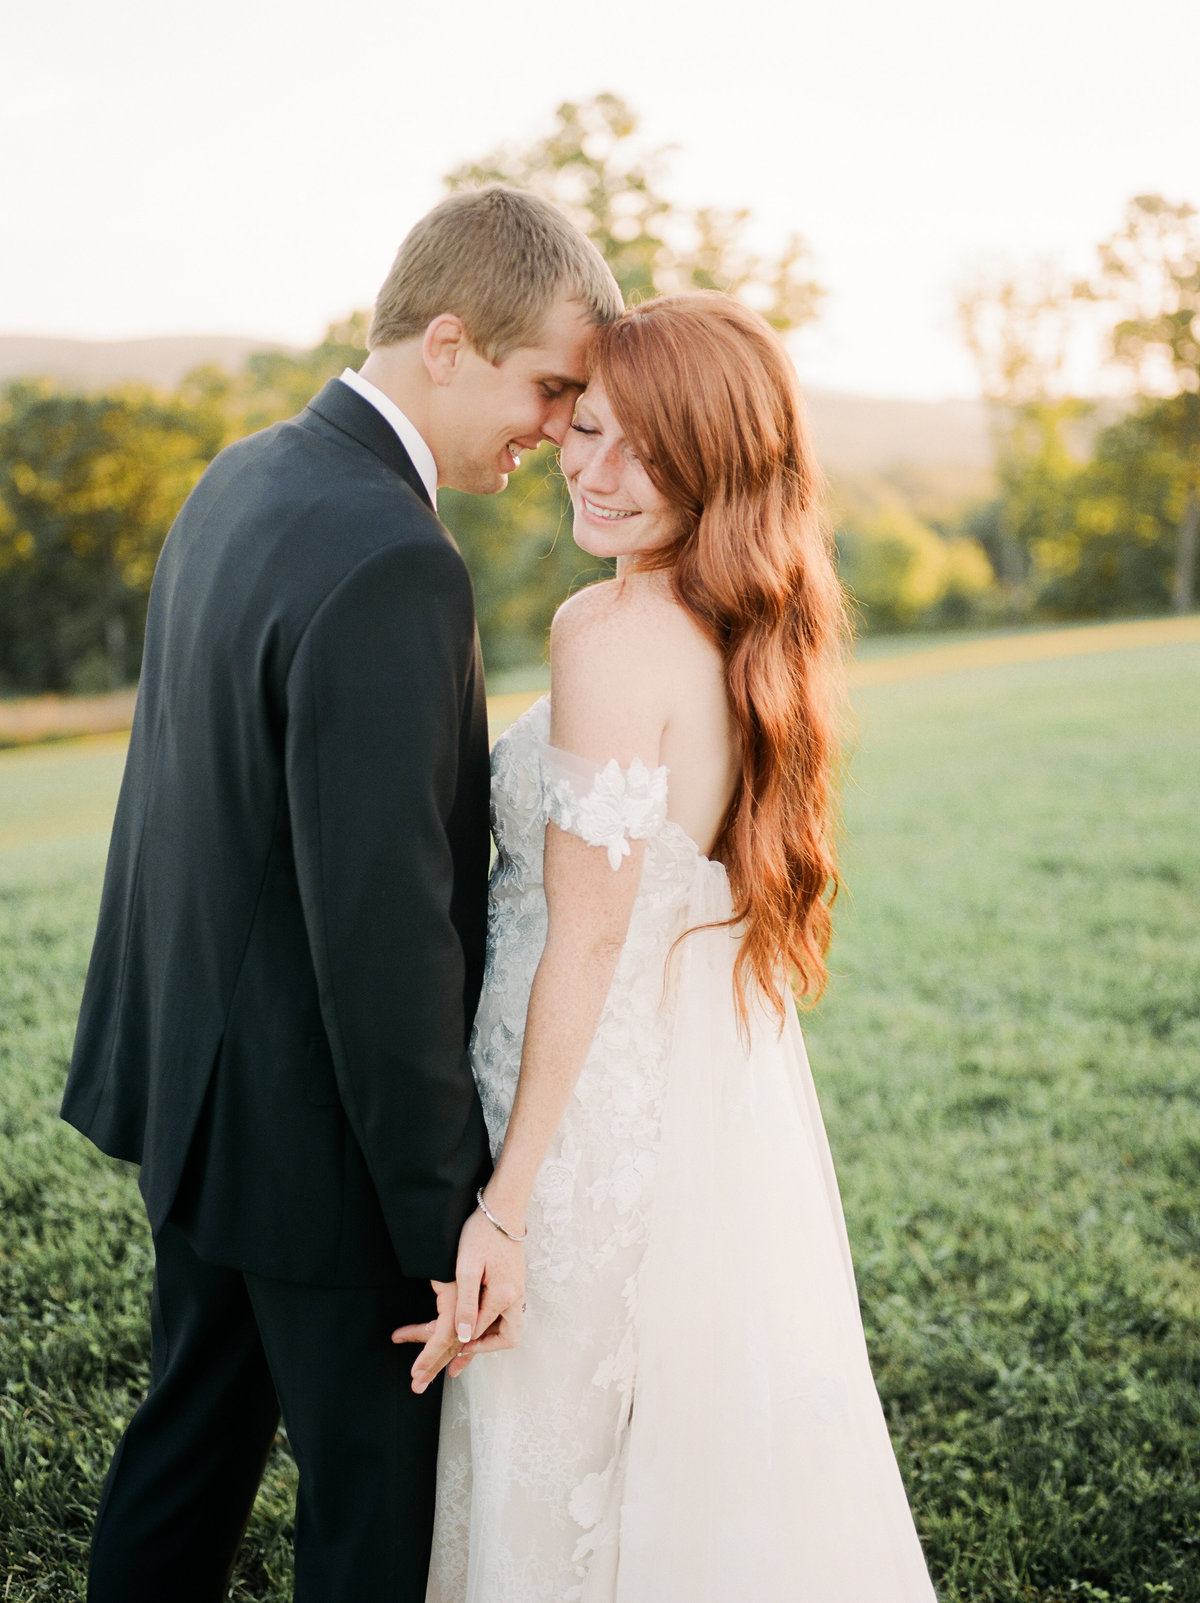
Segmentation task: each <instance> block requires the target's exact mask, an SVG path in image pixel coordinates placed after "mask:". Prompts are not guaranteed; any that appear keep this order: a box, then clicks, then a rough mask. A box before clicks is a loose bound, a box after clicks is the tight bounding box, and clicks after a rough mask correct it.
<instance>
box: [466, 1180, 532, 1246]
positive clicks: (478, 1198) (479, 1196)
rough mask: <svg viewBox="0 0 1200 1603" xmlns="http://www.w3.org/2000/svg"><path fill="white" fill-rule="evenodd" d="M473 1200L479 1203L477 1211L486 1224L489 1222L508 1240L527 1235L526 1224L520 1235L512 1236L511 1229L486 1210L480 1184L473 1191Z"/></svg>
mask: <svg viewBox="0 0 1200 1603" xmlns="http://www.w3.org/2000/svg"><path fill="white" fill-rule="evenodd" d="M475 1201H476V1202H477V1203H478V1204H479V1211H480V1213H482V1215H483V1217H484V1218H485V1219H486V1220H487V1222H488V1224H490V1225H491V1226H492V1228H493V1229H494V1230H498V1231H499V1232H500V1234H501V1235H502V1236H507V1237H508V1239H509V1240H510V1241H524V1240H525V1237H526V1236H528V1234H529V1226H528V1225H526V1226H525V1229H524V1231H523V1232H522V1234H521V1235H519V1236H514V1235H513V1233H512V1231H511V1230H508V1229H506V1227H505V1226H504V1225H502V1224H501V1223H500V1221H499V1219H497V1218H496V1215H495V1214H494V1213H490V1212H489V1211H488V1205H487V1203H486V1202H485V1201H484V1200H483V1187H482V1186H480V1188H479V1190H478V1191H477V1192H476V1193H475Z"/></svg>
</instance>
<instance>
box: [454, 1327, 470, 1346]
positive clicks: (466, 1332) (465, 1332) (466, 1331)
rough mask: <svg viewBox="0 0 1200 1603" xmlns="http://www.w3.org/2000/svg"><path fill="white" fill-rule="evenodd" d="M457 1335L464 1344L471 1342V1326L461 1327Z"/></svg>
mask: <svg viewBox="0 0 1200 1603" xmlns="http://www.w3.org/2000/svg"><path fill="white" fill-rule="evenodd" d="M457 1335H458V1339H459V1341H461V1342H463V1343H464V1344H465V1343H466V1342H468V1341H470V1339H471V1335H472V1331H471V1327H470V1325H459V1327H458V1331H457Z"/></svg>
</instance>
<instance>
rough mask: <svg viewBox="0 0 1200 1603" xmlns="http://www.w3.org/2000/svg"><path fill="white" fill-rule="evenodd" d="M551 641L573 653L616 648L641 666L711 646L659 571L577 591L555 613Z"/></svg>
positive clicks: (592, 585) (555, 648) (553, 644)
mask: <svg viewBox="0 0 1200 1603" xmlns="http://www.w3.org/2000/svg"><path fill="white" fill-rule="evenodd" d="M551 643H552V650H554V651H558V652H562V651H565V652H567V653H569V654H570V655H571V656H575V655H577V654H582V655H584V656H588V655H590V654H592V653H598V654H601V655H605V654H607V653H609V652H611V651H619V652H620V653H621V655H622V656H623V657H625V656H632V657H633V658H634V659H636V661H637V663H638V664H639V666H641V667H652V666H654V665H655V664H656V663H660V662H668V661H672V660H674V659H675V658H676V656H677V653H678V652H679V651H680V650H681V649H692V650H695V649H697V648H700V649H701V650H712V649H714V648H713V647H712V646H711V643H710V642H709V641H708V639H707V637H706V636H705V635H704V633H703V631H702V630H701V628H700V626H699V624H697V623H696V621H695V619H694V618H692V616H691V615H690V613H689V612H688V611H687V609H686V608H685V607H684V606H683V605H682V604H681V603H680V602H679V601H678V600H677V599H676V598H675V596H674V595H673V594H672V592H671V588H670V585H669V584H668V583H667V581H666V579H665V577H664V576H663V575H660V574H639V575H637V576H636V577H634V578H627V579H620V580H618V579H607V580H602V581H601V582H600V583H598V584H591V585H588V586H587V587H586V588H585V589H583V590H578V591H576V593H575V594H574V595H573V596H570V597H568V599H567V600H566V601H564V602H563V604H562V606H561V607H559V609H558V611H557V612H556V613H555V615H554V623H553V625H552V627H551Z"/></svg>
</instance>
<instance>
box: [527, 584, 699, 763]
mask: <svg viewBox="0 0 1200 1603" xmlns="http://www.w3.org/2000/svg"><path fill="white" fill-rule="evenodd" d="M647 577H649V576H643V575H639V576H637V578H636V579H634V580H630V579H628V578H625V579H621V580H608V581H605V582H602V583H600V584H594V585H589V586H588V588H587V589H586V590H580V591H578V592H577V593H576V594H575V595H573V596H572V597H571V598H570V599H569V600H568V601H565V602H564V603H563V605H562V606H561V607H560V608H559V609H558V612H557V613H556V614H555V618H554V624H553V626H552V628H551V632H550V676H551V701H552V705H553V709H554V710H553V723H554V725H555V727H556V729H559V730H561V731H562V732H563V733H564V735H565V734H566V733H567V731H570V734H571V736H572V737H575V736H578V735H579V734H580V733H581V732H582V730H583V729H584V728H586V730H587V731H588V733H589V735H590V734H591V732H592V731H593V730H595V731H596V732H597V734H598V733H599V730H600V727H601V725H604V726H606V727H605V729H604V738H606V739H608V740H610V741H612V740H616V741H617V744H618V745H619V746H620V747H621V749H622V750H624V749H625V748H626V747H628V748H629V750H628V755H633V754H636V755H639V756H643V757H645V758H646V759H647V760H657V752H658V748H659V742H660V740H661V735H662V731H663V729H664V728H665V726H666V724H667V722H668V720H669V718H670V715H671V678H672V675H673V672H674V667H673V663H674V659H675V658H676V657H677V656H678V652H679V636H678V634H677V631H678V630H679V628H680V621H679V619H678V618H677V617H676V614H681V613H682V610H683V609H682V608H681V607H680V606H679V604H678V602H676V601H675V600H674V599H673V598H672V597H671V596H670V593H669V591H668V590H667V589H666V588H665V587H664V586H661V585H658V584H647V583H645V582H644V581H645V579H646V578H647ZM684 624H685V626H686V620H684ZM673 641H674V644H673V643H672V642H673ZM572 749H582V748H577V747H574V746H572ZM614 750H615V748H614ZM628 755H627V756H626V758H625V760H628Z"/></svg>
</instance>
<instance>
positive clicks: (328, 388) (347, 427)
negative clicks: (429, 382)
mask: <svg viewBox="0 0 1200 1603" xmlns="http://www.w3.org/2000/svg"><path fill="white" fill-rule="evenodd" d="M305 410H306V412H315V413H316V414H317V416H318V417H320V418H323V419H324V421H325V422H326V423H330V424H332V425H333V427H334V428H335V429H339V430H340V431H341V432H342V433H343V434H348V435H349V436H350V438H351V439H352V440H356V441H357V442H358V444H359V445H361V446H363V447H365V449H366V450H368V451H370V452H371V454H372V456H377V457H378V458H379V460H380V461H381V462H382V463H383V464H384V466H385V467H389V468H391V470H392V472H393V473H398V474H399V475H400V477H401V478H402V479H403V480H404V482H405V483H406V484H407V485H409V486H410V487H411V488H412V489H414V490H415V491H416V493H417V494H418V495H419V496H420V497H421V500H422V501H423V502H424V503H425V505H426V506H427V507H429V509H430V511H432V512H436V510H437V508H436V507H434V506H433V505H432V503H431V502H430V500H429V491H428V490H427V489H426V488H425V482H424V480H423V479H422V478H421V475H420V474H419V473H418V472H417V470H416V468H415V467H414V466H413V461H412V458H411V457H410V456H409V454H408V452H407V451H406V450H405V449H404V446H403V445H402V444H401V442H400V436H399V435H398V434H397V433H396V431H395V429H394V428H393V427H392V426H391V424H390V423H389V422H388V421H387V419H386V418H385V417H383V416H382V414H380V413H379V412H377V411H376V410H375V408H374V407H373V406H372V405H371V403H370V402H369V401H365V400H364V399H363V397H362V396H361V395H359V394H358V393H357V392H356V391H355V390H352V389H351V388H350V386H349V385H348V384H343V383H342V381H341V379H340V378H331V379H330V380H329V382H328V383H327V384H326V385H325V388H324V389H323V390H322V391H321V392H320V394H319V395H315V396H314V397H313V399H312V400H311V401H310V402H309V403H308V406H307V408H306V409H305ZM303 416H304V414H303V413H302V414H301V418H303Z"/></svg>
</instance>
